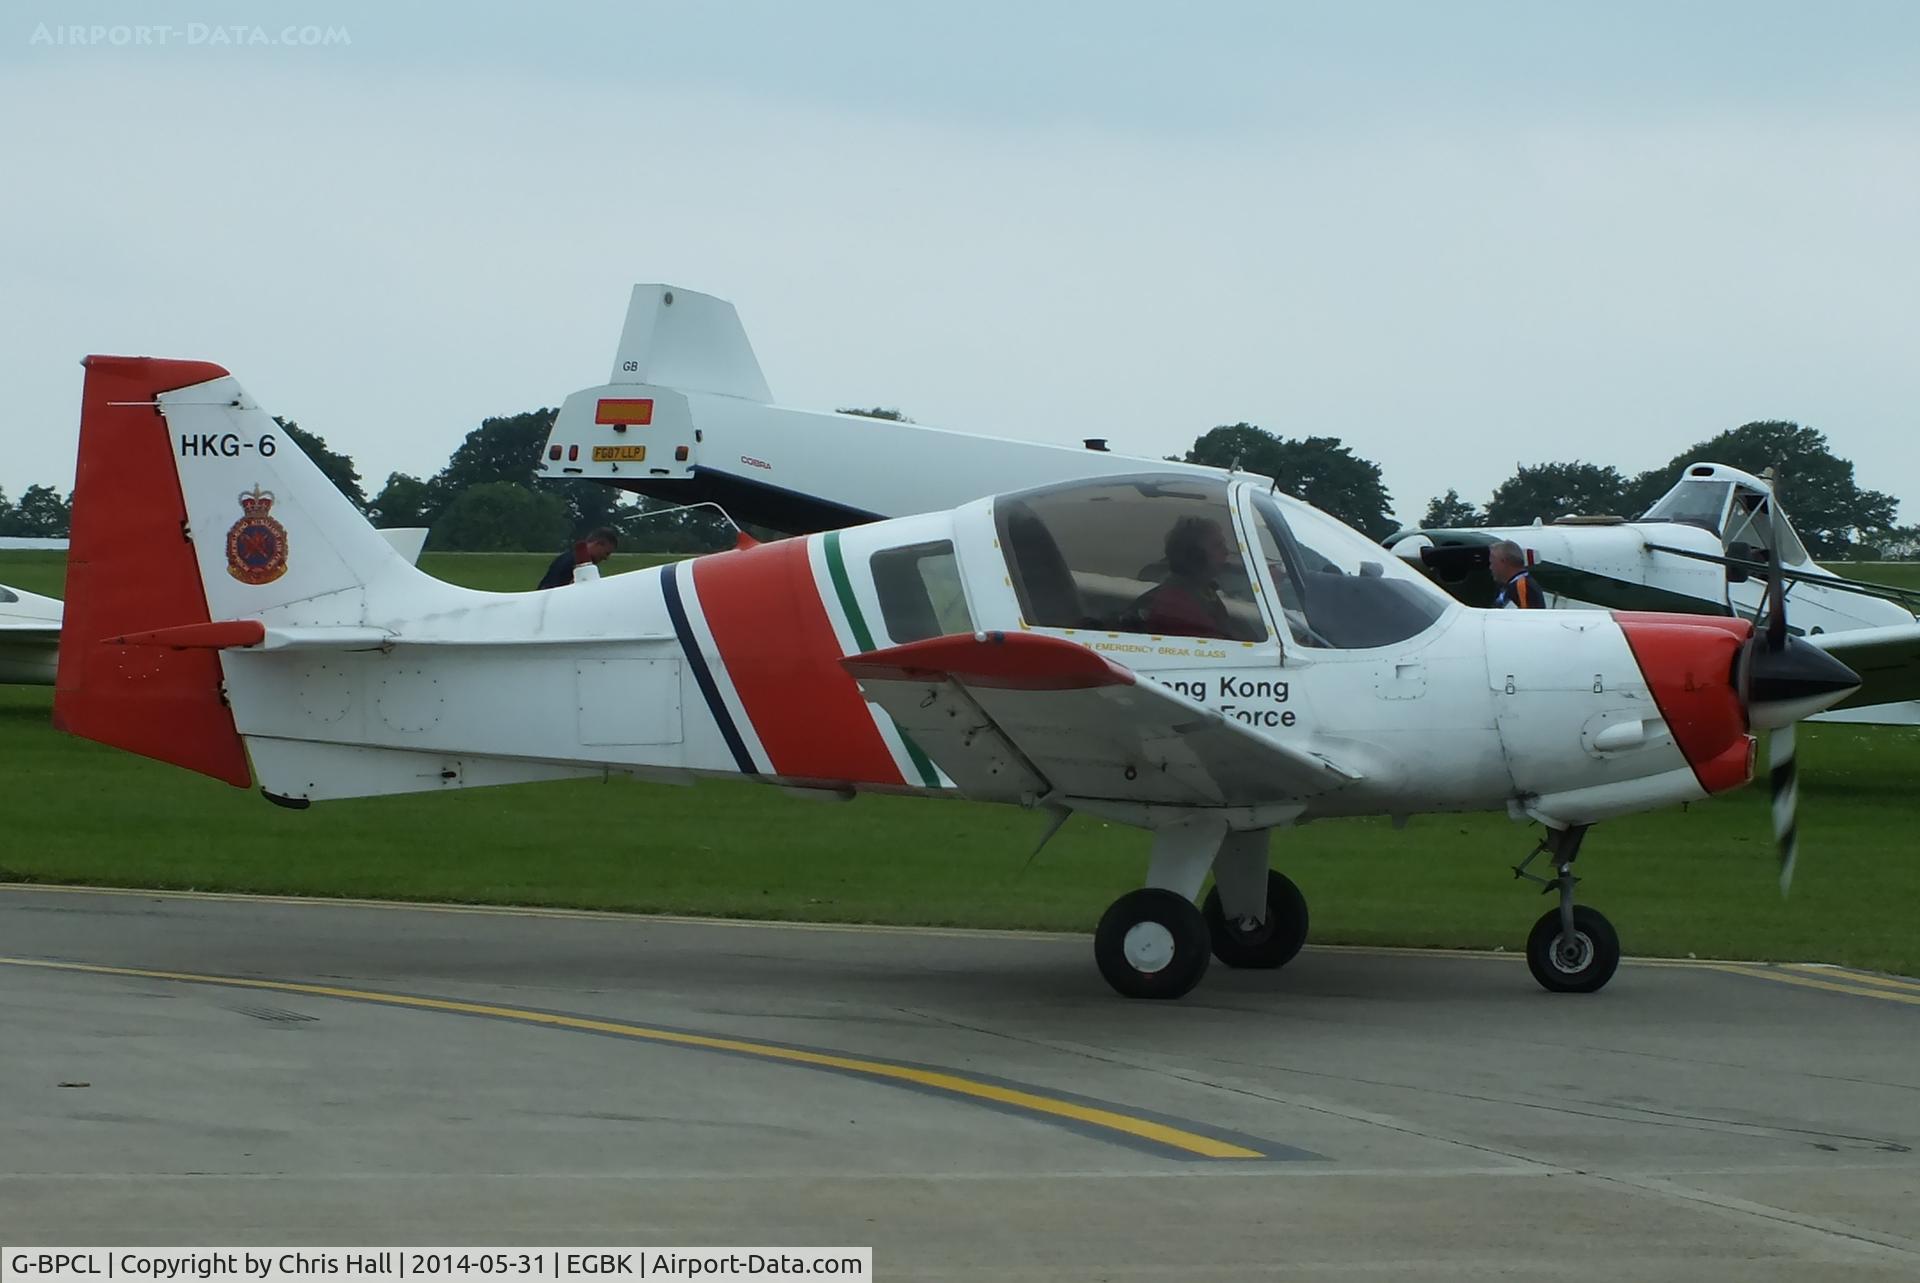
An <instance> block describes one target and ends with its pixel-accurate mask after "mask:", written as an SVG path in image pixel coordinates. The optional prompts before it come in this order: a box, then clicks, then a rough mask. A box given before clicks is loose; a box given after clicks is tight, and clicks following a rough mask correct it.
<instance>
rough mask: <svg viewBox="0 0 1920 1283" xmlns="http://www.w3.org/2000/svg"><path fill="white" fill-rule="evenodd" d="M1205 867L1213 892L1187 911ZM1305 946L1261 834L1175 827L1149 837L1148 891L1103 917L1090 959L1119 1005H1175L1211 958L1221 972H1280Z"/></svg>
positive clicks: (1295, 896) (1295, 892) (1294, 894)
mask: <svg viewBox="0 0 1920 1283" xmlns="http://www.w3.org/2000/svg"><path fill="white" fill-rule="evenodd" d="M1209 866H1211V868H1212V870H1213V879H1214V886H1213V890H1211V891H1209V892H1208V893H1207V899H1206V903H1205V905H1204V907H1202V908H1195V907H1194V903H1193V897H1194V896H1195V895H1196V894H1198V893H1199V890H1200V884H1201V883H1202V882H1203V881H1205V879H1206V875H1207V870H1208V868H1209ZM1306 941H1307V901H1306V897H1304V896H1302V895H1301V894H1300V888H1299V887H1297V886H1295V885H1294V884H1293V882H1292V881H1291V880H1290V879H1289V878H1287V877H1286V875H1284V874H1281V873H1275V872H1272V871H1271V870H1269V869H1268V868H1267V833H1266V831H1264V830H1259V831H1254V832H1245V833H1233V832H1226V831H1225V830H1223V829H1221V828H1219V827H1215V826H1202V825H1181V826H1176V827H1170V828H1165V829H1161V830H1159V831H1158V832H1156V833H1155V834H1154V841H1153V860H1152V863H1151V865H1150V866H1149V868H1148V871H1147V885H1146V886H1144V887H1142V888H1141V889H1140V890H1138V891H1129V892H1127V894H1125V895H1123V896H1121V897H1120V898H1119V899H1118V900H1115V901H1114V902H1113V906H1112V907H1111V908H1109V909H1108V910H1107V911H1106V913H1105V914H1104V915H1103V916H1102V917H1101V919H1100V926H1099V929H1098V930H1096V931H1095V932H1094V937H1093V957H1094V961H1095V962H1097V963H1098V964H1099V966H1100V974H1101V975H1103V976H1105V977H1106V979H1107V983H1108V984H1110V985H1112V986H1113V987H1114V988H1115V989H1116V990H1118V991H1119V992H1120V993H1121V994H1123V995H1125V996H1126V997H1129V998H1178V997H1180V996H1182V995H1183V994H1185V993H1187V992H1188V991H1190V990H1191V989H1192V988H1193V987H1194V986H1195V985H1197V984H1199V983H1200V978H1201V977H1202V976H1204V975H1206V974H1207V966H1208V963H1209V962H1210V961H1211V960H1212V959H1214V958H1218V959H1219V960H1220V961H1221V962H1222V963H1224V964H1225V965H1227V966H1229V967H1257V968H1272V967H1280V966H1285V965H1286V964H1287V963H1288V962H1290V961H1292V960H1293V957H1294V955H1295V954H1297V953H1299V952H1300V946H1301V945H1303V944H1305V943H1306Z"/></svg>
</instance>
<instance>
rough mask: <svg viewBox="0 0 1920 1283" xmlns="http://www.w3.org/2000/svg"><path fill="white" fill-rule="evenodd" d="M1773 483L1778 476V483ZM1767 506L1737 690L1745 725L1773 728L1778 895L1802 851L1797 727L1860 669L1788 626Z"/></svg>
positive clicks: (1773, 522) (1851, 686)
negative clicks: (1763, 561)
mask: <svg viewBox="0 0 1920 1283" xmlns="http://www.w3.org/2000/svg"><path fill="white" fill-rule="evenodd" d="M1775 484H1776V485H1777V484H1778V483H1777V482H1776V483H1775ZM1765 503H1766V505H1767V524H1766V532H1767V597H1766V613H1765V615H1764V616H1762V619H1763V620H1764V624H1761V623H1756V625H1755V627H1754V630H1753V636H1752V637H1751V638H1750V639H1748V641H1747V644H1746V648H1745V651H1744V652H1743V653H1742V655H1741V658H1740V692H1741V696H1742V698H1743V699H1744V701H1745V703H1746V706H1747V721H1748V724H1749V725H1751V726H1754V727H1763V728H1765V729H1766V730H1767V731H1769V732H1771V733H1770V734H1769V736H1768V739H1767V776H1768V780H1769V783H1770V784H1771V786H1772V790H1773V838H1774V843H1775V844H1776V845H1777V846H1778V847H1779V849H1780V894H1781V895H1785V894H1786V893H1787V890H1788V888H1789V887H1791V886H1792V885H1793V867H1794V863H1795V862H1796V861H1797V859H1798V858H1799V854H1800V776H1799V771H1798V768H1797V767H1796V765H1795V763H1794V727H1795V726H1796V725H1797V724H1798V723H1799V722H1800V720H1801V719H1802V718H1806V717H1811V716H1813V715H1814V714H1815V713H1818V712H1821V711H1823V710H1825V709H1827V708H1830V707H1832V705H1833V704H1834V703H1836V702H1837V701H1838V700H1839V699H1841V698H1842V697H1844V696H1845V695H1846V694H1848V693H1849V692H1851V691H1854V690H1857V689H1859V686H1860V675H1859V674H1858V673H1856V672H1854V671H1853V670H1852V669H1851V668H1848V667H1847V666H1846V665H1845V664H1843V663H1841V662H1840V661H1839V660H1837V659H1835V658H1834V657H1833V656H1832V655H1829V654H1828V653H1827V652H1826V651H1824V650H1821V649H1820V648H1819V647H1818V646H1815V645H1814V644H1813V643H1811V642H1809V641H1806V640H1804V639H1802V638H1799V637H1795V636H1793V635H1792V633H1790V632H1789V631H1788V629H1787V592H1786V576H1785V575H1784V574H1783V573H1782V572H1781V567H1780V534H1779V530H1780V526H1779V521H1778V512H1779V510H1778V509H1777V508H1776V507H1775V506H1774V500H1773V496H1772V495H1768V496H1767V498H1766V500H1765Z"/></svg>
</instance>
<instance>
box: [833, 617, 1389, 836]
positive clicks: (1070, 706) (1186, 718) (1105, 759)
mask: <svg viewBox="0 0 1920 1283" xmlns="http://www.w3.org/2000/svg"><path fill="white" fill-rule="evenodd" d="M841 662H842V663H843V664H844V665H845V667H846V668H847V670H848V671H849V672H850V673H852V675H853V677H854V679H855V680H856V681H857V682H858V683H859V684H860V688H861V690H862V691H864V692H865V693H866V695H867V697H868V698H869V699H872V700H873V701H874V702H875V703H877V704H879V705H880V706H881V707H883V708H885V709H886V710H887V712H888V713H889V714H891V715H892V716H893V718H894V720H895V721H896V722H898V723H899V724H900V727H901V729H902V730H903V731H905V732H906V733H907V734H908V735H910V736H912V737H913V739H914V740H915V741H916V742H917V743H919V744H920V746H921V747H922V748H923V749H924V750H925V751H926V753H927V755H928V756H929V757H931V758H932V759H933V760H934V761H935V762H936V763H938V764H939V766H940V768H941V769H942V770H944V771H946V772H947V774H948V775H949V776H951V777H952V778H953V780H954V783H955V784H957V785H959V786H960V788H961V789H962V790H963V791H965V792H967V793H968V794H969V795H971V796H979V797H1000V798H1009V797H1027V798H1036V797H1041V796H1046V795H1048V794H1054V795H1058V796H1062V797H1071V798H1088V799H1100V800H1114V801H1128V802H1147V803H1154V804H1159V805H1167V806H1195V807H1226V806H1235V807H1237V806H1254V805H1260V804H1263V803H1275V802H1291V801H1300V800H1304V799H1307V798H1311V797H1317V796H1319V795H1320V794H1323V793H1327V792H1330V791H1332V790H1334V789H1337V788H1342V787H1344V786H1346V785H1347V784H1350V783H1352V782H1353V781H1354V780H1356V779H1358V778H1359V776H1358V774H1357V773H1355V772H1353V771H1350V770H1346V769H1344V768H1342V767H1340V766H1339V765H1338V764H1336V763H1334V762H1332V761H1330V760H1329V759H1327V758H1325V757H1323V756H1321V755H1320V754H1317V753H1313V752H1309V751H1307V750H1304V749H1296V748H1291V747H1288V746H1286V745H1283V744H1278V743H1275V742H1274V741H1272V740H1269V739H1267V738H1266V737H1264V736H1262V735H1259V734H1257V733H1255V732H1254V731H1252V730H1251V729H1249V728H1247V727H1245V726H1242V725H1241V724H1240V723H1238V722H1236V721H1233V720H1232V719H1231V718H1228V717H1226V716H1224V715H1222V714H1221V713H1220V712H1219V711H1218V710H1217V709H1212V708H1208V707H1207V706H1205V705H1203V704H1198V703H1195V702H1194V701H1192V700H1190V699H1187V698H1186V697H1185V696H1182V695H1180V694H1178V693H1176V692H1174V691H1172V690H1169V689H1167V688H1165V687H1162V686H1158V685H1155V684H1153V683H1152V682H1143V681H1141V680H1139V679H1138V676H1137V675H1136V674H1135V673H1134V672H1133V671H1132V670H1131V669H1127V668H1123V667H1121V666H1120V665H1118V664H1115V663H1113V662H1112V661H1110V660H1108V659H1106V658H1104V657H1102V656H1100V655H1098V654H1095V653H1094V652H1093V651H1091V650H1088V649H1087V648H1086V647H1084V646H1079V645H1075V644H1074V643H1072V642H1069V641H1064V640H1061V639H1059V638H1054V637H1041V636H1031V635H1012V636H1009V635H1006V634H1001V633H990V634H987V635H986V636H985V637H981V638H975V637H968V636H961V637H941V638H935V639H933V640H931V641H925V642H913V643H910V644H908V645H905V646H897V647H894V648H892V649H890V650H881V651H873V652H870V653H868V654H865V655H858V656H853V657H850V658H848V659H846V660H843V661H841Z"/></svg>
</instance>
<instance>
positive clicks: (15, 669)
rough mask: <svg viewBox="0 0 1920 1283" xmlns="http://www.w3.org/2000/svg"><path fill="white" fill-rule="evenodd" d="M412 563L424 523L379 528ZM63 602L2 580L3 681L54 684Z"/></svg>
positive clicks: (0, 682)
mask: <svg viewBox="0 0 1920 1283" xmlns="http://www.w3.org/2000/svg"><path fill="white" fill-rule="evenodd" d="M380 534H381V536H382V537H383V538H384V539H386V541H387V542H388V543H389V544H390V545H392V547H393V550H394V551H395V552H397V553H399V554H400V555H401V556H402V557H405V558H406V559H407V562H408V563H409V564H412V563H413V562H417V561H419V560H420V550H421V549H422V548H424V547H425V546H426V542H427V531H426V528H425V527H423V526H404V527H394V528H391V529H387V530H382V531H380ZM61 610H62V606H61V602H60V600H59V599H58V598H57V597H42V596H40V594H38V593H30V592H28V591H26V590H25V589H24V588H9V587H7V586H6V585H5V584H0V685H6V684H17V685H21V686H51V685H53V682H54V675H55V673H56V672H57V671H58V668H59V662H60V616H61Z"/></svg>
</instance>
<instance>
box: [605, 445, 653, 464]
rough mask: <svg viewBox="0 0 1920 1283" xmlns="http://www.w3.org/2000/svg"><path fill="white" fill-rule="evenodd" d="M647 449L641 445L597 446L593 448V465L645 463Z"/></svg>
mask: <svg viewBox="0 0 1920 1283" xmlns="http://www.w3.org/2000/svg"><path fill="white" fill-rule="evenodd" d="M646 460H647V448H646V447H645V446H643V445H597V446H595V447H594V448H593V461H594V462H595V463H645V462H646Z"/></svg>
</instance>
